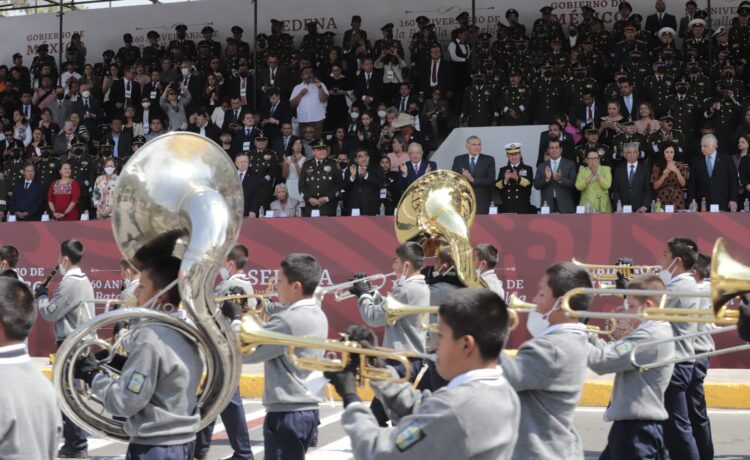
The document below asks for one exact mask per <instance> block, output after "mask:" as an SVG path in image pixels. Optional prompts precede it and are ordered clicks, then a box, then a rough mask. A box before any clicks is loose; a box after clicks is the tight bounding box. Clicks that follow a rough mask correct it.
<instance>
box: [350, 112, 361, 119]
mask: <svg viewBox="0 0 750 460" xmlns="http://www.w3.org/2000/svg"><path fill="white" fill-rule="evenodd" d="M351 117H352V120H356V119H357V118H359V112H352V113H351Z"/></svg>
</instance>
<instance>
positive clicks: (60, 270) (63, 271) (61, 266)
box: [57, 264, 68, 276]
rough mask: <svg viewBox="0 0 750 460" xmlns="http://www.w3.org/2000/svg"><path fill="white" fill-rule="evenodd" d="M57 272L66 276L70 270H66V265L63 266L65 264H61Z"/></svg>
mask: <svg viewBox="0 0 750 460" xmlns="http://www.w3.org/2000/svg"><path fill="white" fill-rule="evenodd" d="M57 271H59V272H60V274H61V275H62V276H65V273H66V272H67V271H68V270H67V269H66V268H65V265H63V264H59V265H58V266H57Z"/></svg>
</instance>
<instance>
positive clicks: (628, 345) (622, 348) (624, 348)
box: [615, 341, 633, 355]
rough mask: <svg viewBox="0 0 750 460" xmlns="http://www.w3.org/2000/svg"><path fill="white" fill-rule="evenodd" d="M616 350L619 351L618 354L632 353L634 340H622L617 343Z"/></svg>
mask: <svg viewBox="0 0 750 460" xmlns="http://www.w3.org/2000/svg"><path fill="white" fill-rule="evenodd" d="M615 351H617V354H618V355H624V354H625V353H630V352H631V351H633V342H628V341H625V342H622V343H619V344H617V345H615Z"/></svg>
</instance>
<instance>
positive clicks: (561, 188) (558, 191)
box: [534, 140, 576, 214]
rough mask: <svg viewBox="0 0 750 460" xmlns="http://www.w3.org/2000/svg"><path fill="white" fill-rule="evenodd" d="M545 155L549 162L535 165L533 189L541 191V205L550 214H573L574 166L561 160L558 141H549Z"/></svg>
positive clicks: (563, 159)
mask: <svg viewBox="0 0 750 460" xmlns="http://www.w3.org/2000/svg"><path fill="white" fill-rule="evenodd" d="M547 155H549V160H546V161H544V162H541V163H539V164H538V165H537V169H536V177H535V178H534V188H536V189H537V190H540V191H541V193H542V204H543V205H544V203H546V204H547V205H548V206H549V208H550V212H560V213H568V214H570V213H574V212H575V210H576V204H575V203H576V202H575V198H574V196H573V189H574V188H575V183H576V165H575V163H574V162H573V161H571V160H568V159H566V158H562V146H561V145H560V141H559V140H550V141H549V144H548V145H547Z"/></svg>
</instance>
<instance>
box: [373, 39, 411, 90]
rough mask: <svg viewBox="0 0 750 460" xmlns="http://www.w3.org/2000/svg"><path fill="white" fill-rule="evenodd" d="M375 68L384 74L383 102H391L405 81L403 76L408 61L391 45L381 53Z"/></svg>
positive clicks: (394, 44)
mask: <svg viewBox="0 0 750 460" xmlns="http://www.w3.org/2000/svg"><path fill="white" fill-rule="evenodd" d="M374 67H375V68H376V69H378V70H380V71H382V72H383V97H382V99H381V100H383V101H390V100H393V98H394V96H396V94H397V93H398V88H399V86H400V84H401V83H403V81H404V76H403V74H402V71H403V69H405V68H406V61H404V59H403V58H402V57H401V56H400V55H399V54H398V46H397V44H396V43H391V44H390V46H389V47H386V48H383V49H382V50H381V51H380V55H378V57H377V59H375V63H374Z"/></svg>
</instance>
